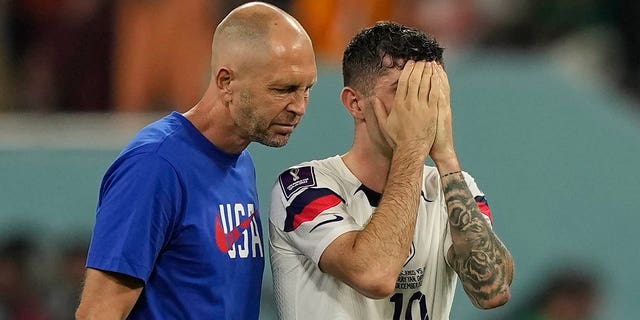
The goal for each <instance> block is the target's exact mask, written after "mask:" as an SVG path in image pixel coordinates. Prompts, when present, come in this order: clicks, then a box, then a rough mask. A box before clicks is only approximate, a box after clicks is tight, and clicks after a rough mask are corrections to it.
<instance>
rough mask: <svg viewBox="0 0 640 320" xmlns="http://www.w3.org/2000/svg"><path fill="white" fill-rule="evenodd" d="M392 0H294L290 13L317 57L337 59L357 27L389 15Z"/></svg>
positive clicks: (389, 16) (392, 5)
mask: <svg viewBox="0 0 640 320" xmlns="http://www.w3.org/2000/svg"><path fill="white" fill-rule="evenodd" d="M393 7H394V1H393V0H324V1H317V0H296V1H294V2H293V4H292V14H293V16H294V17H296V18H297V19H298V20H299V21H300V23H301V24H302V25H303V26H304V28H305V29H306V30H307V32H308V33H309V36H310V37H311V40H312V41H313V46H314V49H315V50H316V54H317V56H318V59H319V60H321V61H323V62H329V63H340V61H341V60H342V52H343V51H344V48H345V47H346V46H347V42H348V41H349V39H351V38H352V37H353V36H354V35H355V34H356V33H357V32H358V31H359V30H360V29H362V28H364V27H367V26H370V25H372V24H374V23H375V22H376V21H379V20H390V19H392V16H393Z"/></svg>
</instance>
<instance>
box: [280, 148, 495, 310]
mask: <svg viewBox="0 0 640 320" xmlns="http://www.w3.org/2000/svg"><path fill="white" fill-rule="evenodd" d="M464 177H465V180H466V182H467V184H468V185H469V189H470V190H471V193H472V195H473V196H474V197H476V200H477V201H478V203H479V205H480V208H481V211H482V212H483V213H485V215H486V216H487V217H488V218H487V219H489V218H490V211H489V207H488V206H487V204H486V201H484V194H482V192H481V191H480V190H479V189H478V187H477V186H476V184H475V182H474V180H473V178H472V177H471V176H470V175H468V174H467V173H464ZM380 197H381V195H380V194H379V193H376V192H375V191H372V190H370V189H368V188H367V187H365V186H364V185H363V184H362V183H361V182H360V181H358V179H357V178H356V177H355V176H354V175H353V174H352V173H351V171H349V169H348V168H347V167H346V165H345V164H344V162H343V161H342V159H341V158H340V157H339V156H335V157H331V158H328V159H324V160H318V161H311V162H305V163H302V164H300V165H299V166H296V167H292V168H290V169H289V170H287V171H285V172H284V173H283V174H281V175H280V177H279V179H278V181H277V182H276V184H275V185H274V187H273V191H272V197H271V213H270V218H269V221H270V224H269V225H270V227H269V230H270V238H271V242H270V246H271V268H272V271H273V280H274V291H275V298H276V304H277V308H278V313H279V316H280V319H283V320H293V319H304V320H316V319H317V320H320V319H322V320H326V319H331V320H336V319H367V320H376V319H389V320H396V319H414V320H415V319H430V320H443V319H449V311H450V309H451V304H452V302H453V295H454V292H455V286H456V280H457V277H456V274H455V271H454V270H453V269H451V267H449V265H448V264H447V262H446V260H445V257H446V253H447V251H448V249H449V247H450V246H451V244H452V242H451V235H450V232H449V224H448V222H447V216H448V214H447V210H446V204H445V201H444V194H443V192H442V191H441V187H440V178H439V174H438V172H437V170H436V168H434V167H429V166H425V168H424V173H423V187H422V197H421V200H420V209H419V213H418V217H417V221H416V229H415V234H414V237H413V242H412V245H411V252H410V254H409V256H408V257H407V262H406V264H405V265H404V267H403V268H402V271H401V273H400V275H399V277H398V281H397V283H396V290H395V292H394V293H393V294H392V295H391V296H390V297H388V298H385V299H380V300H374V299H370V298H367V297H365V296H364V295H362V294H360V293H359V292H357V291H356V290H354V289H353V288H351V287H350V286H348V285H347V284H345V283H343V282H341V281H339V280H338V279H336V278H334V277H333V276H331V275H329V274H326V273H323V272H322V271H320V268H319V267H318V263H319V261H320V256H321V255H322V252H323V251H324V250H325V248H326V247H327V246H328V245H329V244H330V243H331V242H332V241H333V240H335V239H336V238H337V237H338V236H340V235H342V234H343V233H345V232H349V231H353V230H362V229H363V228H364V227H365V226H366V224H367V223H368V221H369V219H370V217H371V215H372V213H373V212H374V210H375V208H376V206H377V205H378V202H379V200H380ZM407 313H409V315H407Z"/></svg>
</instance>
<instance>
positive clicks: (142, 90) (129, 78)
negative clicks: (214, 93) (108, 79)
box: [113, 0, 218, 111]
mask: <svg viewBox="0 0 640 320" xmlns="http://www.w3.org/2000/svg"><path fill="white" fill-rule="evenodd" d="M216 5H217V1H213V0H154V1H128V0H120V1H118V3H117V7H116V22H115V24H116V25H115V49H114V61H113V68H114V69H113V79H114V85H113V88H114V105H115V110H118V111H149V110H165V109H166V110H168V109H175V110H178V111H185V110H187V109H189V108H190V107H191V106H193V105H194V104H195V103H196V102H198V98H199V97H200V96H201V95H202V94H203V92H204V90H205V89H206V85H207V83H208V81H209V77H210V67H209V64H210V63H209V61H210V57H211V40H212V39H213V38H212V37H213V30H214V28H215V25H216V24H217V22H218V17H217V13H218V11H217V10H216V8H217V7H216Z"/></svg>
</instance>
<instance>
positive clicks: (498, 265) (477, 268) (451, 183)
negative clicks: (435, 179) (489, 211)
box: [442, 173, 513, 308]
mask: <svg viewBox="0 0 640 320" xmlns="http://www.w3.org/2000/svg"><path fill="white" fill-rule="evenodd" d="M442 188H443V191H444V196H445V199H446V202H447V211H448V213H449V225H450V227H451V236H452V240H453V245H452V246H451V248H450V249H449V251H448V253H447V258H448V260H449V263H450V264H451V265H452V267H453V268H454V269H455V271H456V272H457V273H458V276H459V277H460V280H461V282H462V285H463V287H464V289H465V291H466V292H467V295H469V297H470V299H471V300H472V302H473V304H474V305H476V306H478V307H481V308H490V307H494V306H497V305H500V304H504V303H505V302H506V299H508V295H509V294H508V290H509V285H510V284H511V280H512V278H513V261H512V257H511V254H510V253H509V251H508V250H507V248H506V247H505V246H504V244H503V243H502V242H501V241H500V239H498V237H497V236H496V234H495V233H494V232H493V230H492V229H491V227H490V226H489V224H488V223H487V221H486V220H485V218H484V217H483V216H482V213H481V212H480V209H479V208H478V205H477V203H476V202H475V200H474V199H473V196H472V195H471V192H470V191H469V187H468V186H467V184H466V182H465V180H464V176H463V175H462V173H454V174H451V175H447V176H446V177H442ZM501 297H506V298H501ZM496 299H497V300H504V302H498V303H495V300H496Z"/></svg>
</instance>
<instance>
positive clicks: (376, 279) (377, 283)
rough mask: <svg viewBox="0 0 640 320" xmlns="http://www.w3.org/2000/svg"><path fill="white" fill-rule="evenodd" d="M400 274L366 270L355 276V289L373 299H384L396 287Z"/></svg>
mask: <svg viewBox="0 0 640 320" xmlns="http://www.w3.org/2000/svg"><path fill="white" fill-rule="evenodd" d="M397 280H398V274H395V275H393V274H391V273H386V274H385V273H384V272H378V273H376V272H373V271H371V272H364V273H361V274H359V275H358V276H357V278H354V285H353V287H354V289H356V290H357V291H359V292H360V293H362V294H363V295H365V296H367V297H368V298H371V299H376V300H378V299H384V298H387V297H389V296H390V295H392V294H393V292H394V291H395V289H396V282H397Z"/></svg>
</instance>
